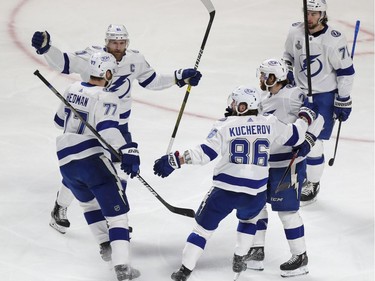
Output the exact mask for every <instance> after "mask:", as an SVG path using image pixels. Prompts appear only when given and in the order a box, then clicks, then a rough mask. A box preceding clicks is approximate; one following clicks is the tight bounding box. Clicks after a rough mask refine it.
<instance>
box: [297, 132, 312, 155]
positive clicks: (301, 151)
mask: <svg viewBox="0 0 375 281" xmlns="http://www.w3.org/2000/svg"><path fill="white" fill-rule="evenodd" d="M315 141H316V136H314V135H313V134H311V133H309V132H306V134H305V141H304V142H303V143H301V144H300V145H298V146H296V147H293V152H297V156H298V157H299V156H301V157H306V155H307V154H309V152H310V150H311V148H312V147H313V146H314V145H315Z"/></svg>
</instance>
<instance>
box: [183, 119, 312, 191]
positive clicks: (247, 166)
mask: <svg viewBox="0 0 375 281" xmlns="http://www.w3.org/2000/svg"><path fill="white" fill-rule="evenodd" d="M307 127H308V125H307V123H306V122H305V121H303V120H302V119H298V120H296V122H295V123H294V124H284V123H282V122H280V121H279V120H278V119H277V118H276V117H275V116H274V115H258V116H230V117H227V118H224V119H221V120H219V121H217V122H216V123H215V124H214V126H213V129H212V130H211V132H210V134H209V135H208V137H207V138H206V142H205V143H203V144H201V145H199V146H197V147H196V148H194V149H189V150H188V153H189V154H190V156H191V164H193V165H204V164H206V163H208V162H210V161H212V160H214V159H215V158H216V157H217V156H218V155H219V154H220V155H221V156H222V157H221V159H220V161H219V162H218V164H217V165H216V167H215V169H214V175H213V186H216V187H218V188H222V189H225V190H231V191H234V192H243V193H247V194H252V195H256V194H258V193H259V192H262V191H264V190H266V186H267V181H268V168H269V163H268V162H269V161H268V159H269V156H270V150H271V147H272V145H274V143H278V144H280V145H282V144H287V145H298V144H300V143H302V142H303V141H304V139H305V132H306V130H307Z"/></svg>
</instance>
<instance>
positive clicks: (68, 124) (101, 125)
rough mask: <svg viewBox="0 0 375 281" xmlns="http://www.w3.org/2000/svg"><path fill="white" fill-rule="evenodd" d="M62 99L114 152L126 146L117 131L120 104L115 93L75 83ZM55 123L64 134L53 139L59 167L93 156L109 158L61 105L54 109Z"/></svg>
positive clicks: (85, 128)
mask: <svg viewBox="0 0 375 281" xmlns="http://www.w3.org/2000/svg"><path fill="white" fill-rule="evenodd" d="M64 98H65V99H66V100H67V101H68V102H69V103H70V104H71V105H72V106H73V107H74V108H75V109H76V110H77V112H78V113H80V115H81V116H82V117H83V118H84V119H85V120H86V121H87V122H88V123H89V124H90V125H91V126H92V127H93V128H94V129H96V130H97V131H98V133H99V134H100V135H101V136H102V137H103V139H104V140H105V141H106V142H107V143H109V144H110V145H112V146H113V148H114V149H118V148H119V147H121V146H122V145H124V144H125V143H126V142H125V139H124V138H123V136H122V134H121V132H120V131H119V130H118V128H117V127H118V123H119V120H120V116H119V112H118V108H119V105H120V101H119V99H118V97H117V95H116V94H115V93H112V92H108V91H105V89H104V88H103V87H98V86H94V85H91V84H88V83H86V82H75V83H73V84H72V85H71V86H69V87H68V88H67V89H66V91H65V92H64ZM55 123H56V125H57V126H60V127H63V129H64V133H63V134H62V135H60V136H58V137H57V138H56V148H57V156H58V160H59V165H60V166H63V165H65V164H67V163H69V162H70V161H72V160H77V159H82V158H85V157H88V156H91V155H94V154H97V153H103V154H105V155H106V156H107V157H108V158H110V153H109V151H108V150H107V149H106V148H105V147H104V146H103V145H102V144H101V143H100V141H99V140H98V139H97V138H96V136H95V135H94V134H93V133H92V132H91V131H90V129H88V128H87V127H86V126H85V124H84V123H83V122H82V121H81V120H80V119H79V118H77V117H76V116H75V115H74V113H73V112H72V110H71V109H70V108H69V107H67V106H66V105H65V104H64V103H61V105H60V106H59V108H58V111H57V113H56V115H55Z"/></svg>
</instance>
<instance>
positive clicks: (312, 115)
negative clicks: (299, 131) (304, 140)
mask: <svg viewBox="0 0 375 281" xmlns="http://www.w3.org/2000/svg"><path fill="white" fill-rule="evenodd" d="M298 116H299V117H300V118H302V119H304V120H306V122H307V124H309V125H311V123H312V122H313V121H314V120H315V119H316V117H317V116H318V107H317V106H316V105H315V104H314V103H310V102H309V101H308V99H307V98H306V99H305V102H304V104H303V106H302V107H301V108H300V109H299V112H298Z"/></svg>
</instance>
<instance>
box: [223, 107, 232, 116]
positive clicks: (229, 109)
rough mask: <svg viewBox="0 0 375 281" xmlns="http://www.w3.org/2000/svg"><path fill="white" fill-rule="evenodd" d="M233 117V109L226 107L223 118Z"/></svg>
mask: <svg viewBox="0 0 375 281" xmlns="http://www.w3.org/2000/svg"><path fill="white" fill-rule="evenodd" d="M232 115H233V109H232V108H231V107H230V106H228V107H227V108H226V109H225V113H224V116H225V117H229V116H232Z"/></svg>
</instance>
